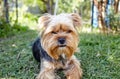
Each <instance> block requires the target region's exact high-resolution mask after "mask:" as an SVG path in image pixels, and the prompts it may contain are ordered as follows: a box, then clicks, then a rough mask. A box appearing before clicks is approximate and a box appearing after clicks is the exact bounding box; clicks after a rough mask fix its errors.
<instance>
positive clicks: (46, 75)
mask: <svg viewBox="0 0 120 79" xmlns="http://www.w3.org/2000/svg"><path fill="white" fill-rule="evenodd" d="M54 70H55V68H54V65H53V64H52V63H51V62H49V61H47V60H43V61H42V62H41V70H40V73H39V75H38V76H37V78H36V79H56V78H55V73H54Z"/></svg>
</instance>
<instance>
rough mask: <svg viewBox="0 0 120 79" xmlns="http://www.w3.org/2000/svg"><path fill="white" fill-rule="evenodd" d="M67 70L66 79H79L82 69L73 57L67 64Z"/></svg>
mask: <svg viewBox="0 0 120 79" xmlns="http://www.w3.org/2000/svg"><path fill="white" fill-rule="evenodd" d="M67 66H68V69H66V70H65V75H66V78H67V79H81V77H82V69H81V68H80V63H79V61H78V60H77V59H76V58H75V56H73V57H72V58H71V60H70V62H69V63H68V65H67Z"/></svg>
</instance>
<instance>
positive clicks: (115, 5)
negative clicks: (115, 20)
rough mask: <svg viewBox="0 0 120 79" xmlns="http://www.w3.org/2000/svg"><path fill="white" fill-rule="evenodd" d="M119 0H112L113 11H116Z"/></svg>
mask: <svg viewBox="0 0 120 79" xmlns="http://www.w3.org/2000/svg"><path fill="white" fill-rule="evenodd" d="M119 1H120V0H114V10H115V13H118V6H119Z"/></svg>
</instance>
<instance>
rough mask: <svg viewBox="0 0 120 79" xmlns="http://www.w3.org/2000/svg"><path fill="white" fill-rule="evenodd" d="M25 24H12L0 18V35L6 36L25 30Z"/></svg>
mask: <svg viewBox="0 0 120 79" xmlns="http://www.w3.org/2000/svg"><path fill="white" fill-rule="evenodd" d="M27 29H28V28H27V27H26V26H24V27H23V26H22V27H21V25H19V24H17V23H15V24H13V25H11V24H8V23H6V21H4V20H0V37H8V36H12V35H15V34H17V33H20V32H25V31H27Z"/></svg>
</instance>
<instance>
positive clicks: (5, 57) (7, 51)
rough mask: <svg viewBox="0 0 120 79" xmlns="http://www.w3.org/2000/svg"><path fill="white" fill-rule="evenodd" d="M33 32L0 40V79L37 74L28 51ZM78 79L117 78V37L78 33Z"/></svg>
mask: <svg viewBox="0 0 120 79" xmlns="http://www.w3.org/2000/svg"><path fill="white" fill-rule="evenodd" d="M36 37H37V33H36V32H34V31H28V32H26V33H21V34H20V33H19V34H16V35H15V36H12V37H9V38H6V39H0V79H34V78H35V76H36V75H37V74H38V72H39V67H38V64H39V63H37V62H36V61H35V60H34V58H33V56H32V52H31V44H32V42H33V41H34V39H35V38H36ZM79 48H80V52H78V53H76V54H75V55H76V56H77V58H78V59H79V60H81V66H82V69H83V73H84V74H83V78H82V79H120V35H117V34H116V35H111V34H110V35H103V34H97V33H96V34H95V33H89V34H88V33H81V34H80V44H79Z"/></svg>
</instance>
